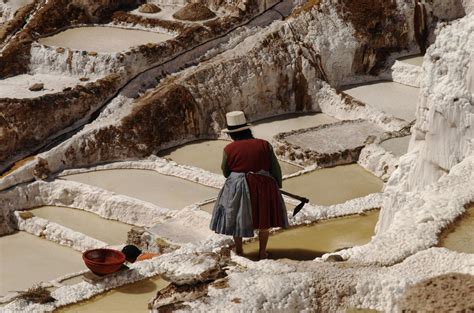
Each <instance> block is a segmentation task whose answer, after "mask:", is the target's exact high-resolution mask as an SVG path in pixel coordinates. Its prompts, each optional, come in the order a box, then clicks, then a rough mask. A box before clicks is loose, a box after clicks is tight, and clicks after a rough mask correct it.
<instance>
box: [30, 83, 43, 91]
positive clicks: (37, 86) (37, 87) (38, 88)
mask: <svg viewBox="0 0 474 313" xmlns="http://www.w3.org/2000/svg"><path fill="white" fill-rule="evenodd" d="M43 88H44V84H43V83H36V84H33V85H31V86H30V88H28V89H30V90H31V91H41V90H43Z"/></svg>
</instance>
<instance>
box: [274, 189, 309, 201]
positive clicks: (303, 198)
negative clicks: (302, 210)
mask: <svg viewBox="0 0 474 313" xmlns="http://www.w3.org/2000/svg"><path fill="white" fill-rule="evenodd" d="M280 192H281V193H282V194H284V195H285V196H288V197H291V198H294V199H296V200H299V201H301V202H303V203H308V202H309V200H308V198H305V197H301V196H297V195H294V194H292V193H289V192H288V191H284V190H280Z"/></svg>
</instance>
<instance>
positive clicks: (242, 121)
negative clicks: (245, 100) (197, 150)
mask: <svg viewBox="0 0 474 313" xmlns="http://www.w3.org/2000/svg"><path fill="white" fill-rule="evenodd" d="M225 119H226V122H227V128H225V129H223V130H222V131H223V132H224V133H235V132H239V131H241V130H245V129H249V128H250V124H249V123H247V119H246V118H245V114H244V112H242V111H232V112H229V113H227V114H226V115H225Z"/></svg>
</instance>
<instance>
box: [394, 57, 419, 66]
mask: <svg viewBox="0 0 474 313" xmlns="http://www.w3.org/2000/svg"><path fill="white" fill-rule="evenodd" d="M398 61H400V62H403V63H408V64H411V65H416V66H422V65H423V56H422V55H414V56H408V57H403V58H400V59H398Z"/></svg>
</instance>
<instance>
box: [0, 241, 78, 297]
mask: <svg viewBox="0 0 474 313" xmlns="http://www.w3.org/2000/svg"><path fill="white" fill-rule="evenodd" d="M0 251H1V253H0V295H6V294H7V293H8V292H9V291H19V290H25V289H28V288H30V287H31V286H32V285H33V284H36V283H40V282H42V281H43V282H47V281H50V280H53V279H56V278H58V277H61V276H63V275H66V274H68V273H73V272H79V271H82V270H84V269H86V267H85V265H84V263H83V262H82V256H81V253H79V252H77V251H75V250H73V249H70V248H66V247H63V246H60V245H58V244H56V243H53V242H51V241H48V240H45V239H41V238H39V237H36V236H34V235H30V234H28V233H25V232H18V233H15V234H12V235H8V236H3V237H0Z"/></svg>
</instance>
